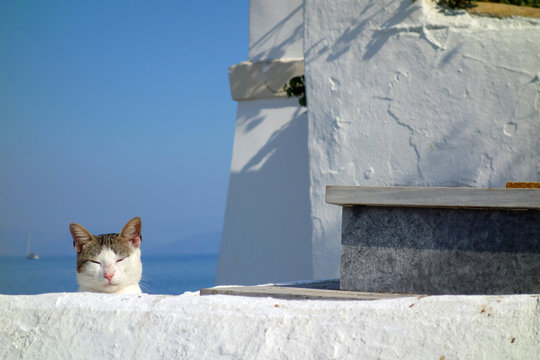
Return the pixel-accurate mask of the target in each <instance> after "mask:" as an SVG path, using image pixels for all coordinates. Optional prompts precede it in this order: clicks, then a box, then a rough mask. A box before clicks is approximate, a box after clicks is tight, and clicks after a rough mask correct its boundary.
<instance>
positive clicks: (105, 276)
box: [103, 272, 114, 282]
mask: <svg viewBox="0 0 540 360" xmlns="http://www.w3.org/2000/svg"><path fill="white" fill-rule="evenodd" d="M113 276H114V272H106V273H105V274H103V277H104V278H105V279H107V280H108V281H109V282H111V279H112V277H113Z"/></svg>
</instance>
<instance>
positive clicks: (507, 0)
mask: <svg viewBox="0 0 540 360" xmlns="http://www.w3.org/2000/svg"><path fill="white" fill-rule="evenodd" d="M413 1H414V0H413ZM473 2H478V1H476V0H440V1H439V4H444V5H446V6H448V7H450V8H452V9H466V8H470V7H472V6H473ZM483 2H492V3H501V4H510V5H518V6H530V7H536V8H540V0H484V1H483Z"/></svg>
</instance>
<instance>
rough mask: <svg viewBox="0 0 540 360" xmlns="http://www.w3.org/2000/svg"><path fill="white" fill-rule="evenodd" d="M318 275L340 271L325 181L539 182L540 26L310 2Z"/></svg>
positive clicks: (387, 3)
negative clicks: (325, 197) (325, 196)
mask: <svg viewBox="0 0 540 360" xmlns="http://www.w3.org/2000/svg"><path fill="white" fill-rule="evenodd" d="M304 11H305V24H304V25H305V32H304V34H305V38H304V44H305V47H304V48H305V54H304V60H305V69H306V85H307V98H308V104H309V111H308V120H309V125H308V129H309V134H308V149H309V156H310V166H309V169H310V170H309V171H310V202H311V209H312V214H311V217H312V223H313V227H314V228H313V252H314V256H313V257H314V269H315V277H316V278H317V277H321V278H324V277H333V276H334V275H335V274H336V273H337V272H338V269H339V258H340V254H341V253H340V250H341V249H340V245H339V241H340V210H341V209H340V208H339V207H335V206H331V205H327V204H325V203H324V194H325V187H326V185H378V186H388V185H412V186H465V187H468V186H469V187H504V185H505V183H506V182H507V181H538V180H539V179H540V160H539V159H540V20H539V19H532V18H510V19H502V20H501V19H494V18H486V17H473V16H471V15H469V14H467V13H466V12H464V11H457V12H447V13H445V12H442V11H440V10H439V9H437V8H436V7H435V5H434V3H433V2H431V1H427V0H417V1H415V2H412V1H396V0H382V1H368V0H362V1H358V0H344V1H340V2H339V6H336V4H335V3H334V2H329V1H323V0H306V1H305V9H304Z"/></svg>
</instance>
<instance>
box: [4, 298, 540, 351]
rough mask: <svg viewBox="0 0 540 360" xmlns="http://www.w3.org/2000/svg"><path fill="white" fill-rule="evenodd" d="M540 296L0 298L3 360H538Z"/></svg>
mask: <svg viewBox="0 0 540 360" xmlns="http://www.w3.org/2000/svg"><path fill="white" fill-rule="evenodd" d="M539 331H540V303H539V299H538V296H537V295H534V296H533V295H514V296H435V297H423V298H422V297H420V298H419V297H410V298H400V299H393V300H377V301H324V300H312V301H305V300H300V301H298V300H296V301H295V300H277V299H270V298H246V297H241V296H225V295H216V296H203V297H199V296H197V295H196V294H184V295H181V296H157V295H106V294H89V293H75V294H67V293H64V294H44V295H34V296H5V295H0V349H2V358H3V359H194V358H196V359H235V358H240V359H393V360H395V359H491V360H493V359H533V358H534V357H535V356H536V355H537V354H538V342H537V341H538V333H539Z"/></svg>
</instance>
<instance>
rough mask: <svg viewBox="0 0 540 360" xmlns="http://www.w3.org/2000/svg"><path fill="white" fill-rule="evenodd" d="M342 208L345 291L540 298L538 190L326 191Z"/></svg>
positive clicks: (330, 200)
mask: <svg viewBox="0 0 540 360" xmlns="http://www.w3.org/2000/svg"><path fill="white" fill-rule="evenodd" d="M326 202H327V203H330V204H335V205H340V206H342V207H343V215H342V216H343V219H342V238H341V243H342V257H341V274H340V288H341V289H342V290H354V291H364V292H381V291H382V292H385V291H386V292H398V293H415V294H523V293H540V190H538V189H491V188H490V189H479V188H434V187H423V188H422V187H343V186H328V187H327V189H326Z"/></svg>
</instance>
